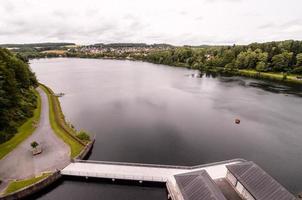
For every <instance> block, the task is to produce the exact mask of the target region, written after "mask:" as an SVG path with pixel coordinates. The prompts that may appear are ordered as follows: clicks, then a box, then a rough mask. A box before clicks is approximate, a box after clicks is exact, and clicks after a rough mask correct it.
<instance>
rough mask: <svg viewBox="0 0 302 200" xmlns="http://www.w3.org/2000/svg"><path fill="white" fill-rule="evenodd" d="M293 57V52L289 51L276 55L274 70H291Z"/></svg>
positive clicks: (273, 62) (273, 59)
mask: <svg viewBox="0 0 302 200" xmlns="http://www.w3.org/2000/svg"><path fill="white" fill-rule="evenodd" d="M292 57H293V53H289V52H287V51H285V52H283V53H281V54H278V55H275V56H274V57H273V58H272V65H273V69H274V71H280V72H282V71H283V72H287V71H289V67H290V66H289V64H290V62H291V59H292Z"/></svg>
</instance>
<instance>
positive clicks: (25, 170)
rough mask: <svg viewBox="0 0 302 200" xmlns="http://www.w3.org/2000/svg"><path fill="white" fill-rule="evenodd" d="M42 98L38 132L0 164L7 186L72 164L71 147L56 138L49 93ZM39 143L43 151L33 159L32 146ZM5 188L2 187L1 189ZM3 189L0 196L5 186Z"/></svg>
mask: <svg viewBox="0 0 302 200" xmlns="http://www.w3.org/2000/svg"><path fill="white" fill-rule="evenodd" d="M37 91H38V92H39V94H40V95H41V118H40V122H39V124H38V127H37V129H36V130H35V131H34V133H33V134H32V135H31V136H29V137H28V138H27V139H26V140H25V141H23V142H22V143H21V144H20V145H18V146H17V148H16V149H14V150H13V151H12V152H10V153H9V154H8V155H7V156H6V157H4V158H3V159H2V160H0V179H1V180H3V181H4V183H7V182H8V181H9V180H11V179H24V178H27V177H31V176H34V175H37V174H39V173H41V172H44V171H54V170H56V169H62V168H64V167H65V166H67V165H68V164H69V163H70V149H69V147H68V146H67V145H66V144H65V143H64V142H63V141H62V140H61V139H60V138H58V137H57V135H56V134H55V133H54V131H53V130H52V128H51V126H50V123H49V105H48V99H47V95H46V93H45V92H44V91H43V90H42V89H41V88H38V89H37ZM32 141H37V142H38V143H39V144H40V146H41V147H42V148H43V152H42V154H40V155H36V156H33V155H32V153H31V151H30V150H31V146H30V143H31V142H32ZM1 185H2V186H1ZM1 185H0V192H1V189H3V185H4V184H1Z"/></svg>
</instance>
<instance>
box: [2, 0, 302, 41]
mask: <svg viewBox="0 0 302 200" xmlns="http://www.w3.org/2000/svg"><path fill="white" fill-rule="evenodd" d="M301 6H302V2H301V0H288V1H287V2H285V1H282V0H267V1H265V3H264V2H263V0H190V2H188V1H183V0H165V1H162V0H153V1H145V0H125V1H120V0H110V1H109V0H89V1H74V0H44V1H43V2H42V1H38V0H5V1H3V2H2V3H1V4H0V12H1V15H2V17H1V20H0V42H1V43H16V42H17V43H24V42H43V41H44V42H45V41H50V42H59V41H71V42H76V43H80V44H83V43H84V44H85V43H95V42H147V43H156V42H166V43H172V44H181V45H182V44H204V43H207V44H233V43H240V44H241V43H249V42H253V41H267V40H282V39H290V38H291V39H302V13H301V11H300V8H301ZM279 10H282V12H279ZM259 22H261V23H259Z"/></svg>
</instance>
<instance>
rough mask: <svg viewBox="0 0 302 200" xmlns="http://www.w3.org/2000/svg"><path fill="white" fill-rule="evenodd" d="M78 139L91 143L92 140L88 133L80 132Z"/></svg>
mask: <svg viewBox="0 0 302 200" xmlns="http://www.w3.org/2000/svg"><path fill="white" fill-rule="evenodd" d="M76 136H77V138H79V139H80V140H83V141H89V140H90V136H89V134H88V133H87V132H85V131H80V132H79V133H77V135H76Z"/></svg>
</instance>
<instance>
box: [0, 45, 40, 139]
mask: <svg viewBox="0 0 302 200" xmlns="http://www.w3.org/2000/svg"><path fill="white" fill-rule="evenodd" d="M37 85H38V83H37V79H36V77H35V75H34V73H33V72H31V70H30V68H29V65H28V64H27V63H26V62H24V61H23V60H22V58H20V57H19V56H15V55H13V54H12V53H10V52H9V51H8V50H6V49H1V48H0V143H3V142H4V141H7V140H9V139H10V138H11V137H12V136H14V134H15V133H16V132H17V128H18V127H19V126H20V125H21V124H22V123H24V122H25V121H26V119H27V118H29V117H31V116H32V115H33V110H34V109H35V107H36V104H37V97H36V95H35V94H34V91H33V89H34V87H36V86H37Z"/></svg>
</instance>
